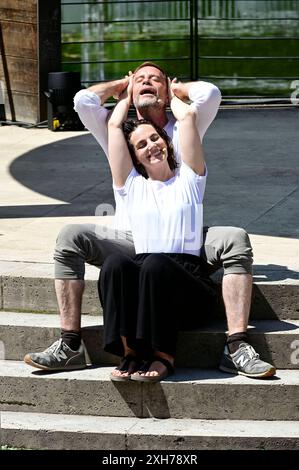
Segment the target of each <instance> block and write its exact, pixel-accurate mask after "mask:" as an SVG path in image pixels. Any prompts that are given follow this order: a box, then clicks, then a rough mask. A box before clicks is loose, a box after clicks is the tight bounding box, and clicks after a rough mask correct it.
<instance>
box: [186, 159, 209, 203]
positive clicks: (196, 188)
mask: <svg viewBox="0 0 299 470" xmlns="http://www.w3.org/2000/svg"><path fill="white" fill-rule="evenodd" d="M179 171H180V178H181V179H182V182H183V181H184V182H185V183H183V184H186V185H187V186H188V188H189V190H190V191H191V192H192V193H193V194H195V195H196V198H195V199H197V200H199V201H201V202H202V200H203V196H204V193H205V189H206V181H207V175H208V170H207V167H206V165H205V174H204V175H203V176H200V175H198V174H197V173H195V171H193V170H192V168H190V166H189V165H187V164H186V163H185V162H183V161H182V164H181V167H180V170H179Z"/></svg>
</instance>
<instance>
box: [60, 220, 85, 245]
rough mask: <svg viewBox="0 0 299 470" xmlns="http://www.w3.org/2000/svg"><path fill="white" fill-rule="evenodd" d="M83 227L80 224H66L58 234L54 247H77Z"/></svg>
mask: <svg viewBox="0 0 299 470" xmlns="http://www.w3.org/2000/svg"><path fill="white" fill-rule="evenodd" d="M82 233H83V227H82V224H68V225H65V226H64V227H63V228H62V229H61V230H60V232H59V234H58V236H57V239H56V245H57V246H67V247H68V246H72V245H77V244H78V241H79V240H80V238H81V237H82Z"/></svg>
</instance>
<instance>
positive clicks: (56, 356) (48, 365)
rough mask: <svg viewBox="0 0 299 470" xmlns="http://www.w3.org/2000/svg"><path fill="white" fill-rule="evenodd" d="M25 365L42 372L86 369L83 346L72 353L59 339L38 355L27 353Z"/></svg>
mask: <svg viewBox="0 0 299 470" xmlns="http://www.w3.org/2000/svg"><path fill="white" fill-rule="evenodd" d="M24 361H25V362H26V364H29V365H30V366H33V367H37V368H38V369H43V370H75V369H84V368H85V367H86V361H85V352H84V346H83V344H82V343H81V345H80V347H79V349H78V351H73V350H72V349H70V348H69V347H68V345H67V344H66V343H64V342H63V341H62V339H59V340H57V341H55V343H53V344H52V345H51V346H50V347H49V348H47V349H45V351H43V352H40V353H29V354H26V356H25V357H24Z"/></svg>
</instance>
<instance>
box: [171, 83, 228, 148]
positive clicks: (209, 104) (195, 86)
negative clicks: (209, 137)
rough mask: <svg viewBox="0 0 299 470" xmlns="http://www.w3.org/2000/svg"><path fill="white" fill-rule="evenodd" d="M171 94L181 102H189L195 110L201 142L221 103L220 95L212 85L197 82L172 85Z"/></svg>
mask: <svg viewBox="0 0 299 470" xmlns="http://www.w3.org/2000/svg"><path fill="white" fill-rule="evenodd" d="M172 91H173V93H174V94H175V95H176V96H177V97H178V98H180V99H181V100H184V101H186V100H191V101H192V102H193V106H194V107H195V109H196V114H197V128H198V132H199V135H200V138H201V140H202V139H203V136H204V135H205V133H206V131H207V129H208V127H209V125H210V124H211V123H212V121H213V120H214V118H215V116H216V114H217V111H218V109H219V106H220V102H221V93H220V90H219V88H217V87H216V86H215V85H213V84H212V83H208V82H203V81H198V82H188V83H181V82H178V83H174V84H173V85H172Z"/></svg>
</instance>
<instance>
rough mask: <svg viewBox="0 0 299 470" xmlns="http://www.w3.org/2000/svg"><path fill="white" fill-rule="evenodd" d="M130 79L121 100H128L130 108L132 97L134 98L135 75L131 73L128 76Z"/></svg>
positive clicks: (120, 96) (121, 94) (120, 97)
mask: <svg viewBox="0 0 299 470" xmlns="http://www.w3.org/2000/svg"><path fill="white" fill-rule="evenodd" d="M126 78H127V79H128V83H127V86H126V88H125V89H124V90H123V91H122V92H121V93H120V95H119V98H118V99H119V100H127V102H128V104H129V106H130V105H131V104H132V96H133V80H134V74H133V73H132V72H129V75H126Z"/></svg>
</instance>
